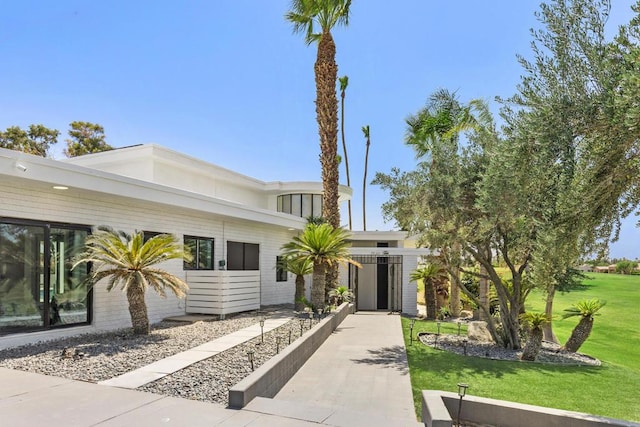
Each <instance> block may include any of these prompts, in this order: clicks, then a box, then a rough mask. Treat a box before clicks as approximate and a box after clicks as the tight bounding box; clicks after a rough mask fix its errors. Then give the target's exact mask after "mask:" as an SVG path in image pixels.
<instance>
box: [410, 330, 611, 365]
mask: <svg viewBox="0 0 640 427" xmlns="http://www.w3.org/2000/svg"><path fill="white" fill-rule="evenodd" d="M436 337H437V340H436ZM418 338H419V339H420V341H421V342H422V343H423V344H426V345H428V346H431V347H434V348H437V349H440V350H445V351H450V352H452V353H457V354H461V355H466V356H474V357H485V358H488V359H498V360H520V356H521V355H522V350H509V349H506V348H503V347H499V346H496V345H494V344H493V343H482V342H477V341H468V342H467V343H466V345H465V342H464V341H465V340H466V336H457V335H451V334H440V335H437V334H434V333H429V332H422V333H420V334H419V335H418ZM465 347H466V350H465ZM537 362H540V363H553V364H559V365H588V366H600V365H601V362H600V361H599V360H598V359H596V358H593V357H591V356H587V355H586V354H581V353H572V352H569V351H564V350H562V349H561V348H560V346H559V345H557V344H554V343H551V342H547V341H544V342H543V343H542V349H541V350H540V353H539V354H538V357H537V358H536V362H534V363H537Z"/></svg>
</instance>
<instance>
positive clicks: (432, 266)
mask: <svg viewBox="0 0 640 427" xmlns="http://www.w3.org/2000/svg"><path fill="white" fill-rule="evenodd" d="M410 280H411V281H418V280H422V283H423V284H424V294H425V295H424V299H425V303H426V304H427V319H431V320H435V319H436V317H437V315H438V314H437V311H438V310H437V303H436V298H437V296H436V288H437V287H438V286H440V285H442V284H444V283H445V282H446V281H447V280H448V276H447V271H446V270H445V269H444V268H443V267H442V266H441V265H440V264H438V263H435V262H431V263H428V264H425V265H424V266H423V267H420V268H417V269H415V270H414V271H413V272H412V273H411V276H410Z"/></svg>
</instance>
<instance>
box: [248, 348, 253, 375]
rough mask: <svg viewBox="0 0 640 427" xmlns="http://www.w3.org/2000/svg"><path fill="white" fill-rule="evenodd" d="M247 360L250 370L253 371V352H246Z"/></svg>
mask: <svg viewBox="0 0 640 427" xmlns="http://www.w3.org/2000/svg"><path fill="white" fill-rule="evenodd" d="M247 358H248V359H249V363H250V364H251V370H252V371H253V370H254V369H253V351H251V350H249V351H247Z"/></svg>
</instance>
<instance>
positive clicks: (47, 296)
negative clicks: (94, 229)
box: [0, 218, 91, 335]
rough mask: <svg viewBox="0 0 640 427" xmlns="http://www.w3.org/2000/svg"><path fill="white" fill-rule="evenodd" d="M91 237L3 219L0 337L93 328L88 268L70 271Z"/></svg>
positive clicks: (81, 229) (84, 231) (72, 229)
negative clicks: (84, 326)
mask: <svg viewBox="0 0 640 427" xmlns="http://www.w3.org/2000/svg"><path fill="white" fill-rule="evenodd" d="M89 231H90V228H89V227H86V226H79V225H77V226H76V225H69V224H52V223H47V222H41V221H29V220H18V219H8V218H0V335H3V334H6V333H12V332H25V331H29V330H42V329H50V328H57V327H61V326H67V325H77V324H86V323H90V322H91V289H90V287H88V286H87V284H86V283H85V282H84V279H85V278H86V276H87V274H88V272H89V271H88V266H87V265H79V266H78V267H76V268H74V269H73V270H72V269H71V267H72V266H73V259H74V257H75V256H76V255H78V254H79V253H80V252H82V251H83V250H84V242H85V239H86V237H87V236H88V235H89Z"/></svg>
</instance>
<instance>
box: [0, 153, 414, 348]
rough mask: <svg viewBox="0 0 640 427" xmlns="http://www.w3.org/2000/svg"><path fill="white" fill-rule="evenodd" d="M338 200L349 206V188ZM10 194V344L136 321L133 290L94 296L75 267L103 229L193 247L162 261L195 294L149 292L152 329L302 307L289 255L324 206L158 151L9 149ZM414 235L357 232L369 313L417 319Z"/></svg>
mask: <svg viewBox="0 0 640 427" xmlns="http://www.w3.org/2000/svg"><path fill="white" fill-rule="evenodd" d="M339 193H340V201H341V202H343V201H346V200H348V199H349V198H350V196H351V189H350V188H348V187H345V186H341V187H340V189H339ZM0 194H2V196H1V200H0V348H3V347H8V346H13V345H19V344H23V343H28V342H34V341H38V340H42V339H46V338H54V337H60V336H66V335H74V334H78V333H83V332H89V331H97V330H111V329H116V328H121V327H127V326H129V325H130V323H129V322H130V318H129V314H128V308H127V303H126V298H125V295H124V294H122V293H121V292H118V291H115V290H114V291H112V292H111V293H107V292H106V289H105V286H101V285H97V286H95V287H94V288H93V289H92V290H89V289H86V287H84V286H83V285H82V279H83V278H84V277H85V275H86V274H87V271H86V269H85V270H83V269H82V268H76V269H73V270H72V269H71V266H72V262H71V261H72V259H73V257H74V255H76V254H77V253H79V251H81V250H82V249H83V242H84V238H85V237H86V236H87V235H88V234H89V233H91V230H92V229H93V228H94V227H96V226H98V225H108V226H111V227H113V228H115V229H120V230H124V231H127V232H133V231H135V230H141V231H144V233H145V234H146V235H149V236H152V235H153V234H156V233H172V234H174V235H176V236H177V237H178V238H179V239H181V240H183V241H184V243H185V245H187V246H189V247H191V248H193V250H194V251H195V254H194V255H195V258H196V259H197V260H198V262H196V263H187V262H182V261H178V260H172V261H167V262H166V263H165V264H163V268H164V269H166V270H167V271H169V272H171V273H172V274H174V275H176V276H178V277H181V278H183V279H184V280H185V281H186V282H187V283H188V284H189V286H190V291H189V294H188V296H187V298H186V299H177V298H175V297H173V296H168V297H167V298H166V299H162V298H160V297H159V296H157V295H155V293H153V292H149V293H148V294H147V304H148V307H149V317H150V320H151V321H152V322H157V321H159V320H161V319H163V318H164V317H167V316H173V315H180V314H185V313H211V314H217V315H220V316H225V315H228V314H231V313H235V312H241V311H248V310H255V309H257V308H259V307H260V306H265V305H273V304H284V303H293V295H294V288H295V283H294V277H293V276H292V275H290V274H286V273H285V272H283V271H280V270H278V269H277V268H276V266H277V259H278V256H279V253H280V248H281V246H282V245H283V244H284V243H285V242H288V241H290V240H291V238H292V237H293V236H295V235H296V234H297V233H299V232H300V231H301V230H302V229H303V228H304V226H305V224H306V220H305V218H306V217H308V216H310V215H313V216H319V215H320V212H321V204H322V197H321V194H322V184H321V183H320V182H263V181H260V180H257V179H254V178H250V177H247V176H245V175H242V174H239V173H236V172H233V171H230V170H228V169H224V168H221V167H219V166H216V165H213V164H210V163H207V162H204V161H202V160H199V159H196V158H193V157H190V156H186V155H184V154H181V153H178V152H176V151H173V150H169V149H166V148H163V147H160V146H157V145H153V144H149V145H138V146H132V147H127V148H121V149H116V150H113V151H107V152H103V153H96V154H91V155H86V156H81V157H76V158H72V159H65V160H53V159H48V158H42V157H37V156H31V155H28V154H24V153H21V152H17V151H12V150H6V149H0ZM405 237H406V236H405V234H404V233H399V232H354V233H353V236H352V243H353V248H352V249H351V250H352V253H353V254H354V256H358V257H361V258H360V259H361V260H364V261H366V262H363V264H367V265H368V266H367V267H365V268H364V269H363V272H362V273H357V272H354V271H348V270H347V271H345V274H343V275H342V276H343V277H342V280H343V282H344V283H345V284H347V285H349V286H352V287H357V293H358V305H359V308H360V309H370V310H377V309H380V310H389V311H391V310H393V311H402V312H405V313H407V314H415V312H416V310H417V308H416V302H415V299H416V292H415V283H413V284H412V283H410V282H409V280H408V275H409V273H410V271H411V270H412V269H413V268H415V265H417V257H418V253H419V252H420V250H416V249H409V248H407V249H405V248H404V247H403V244H402V242H403V239H404V238H405ZM374 270H375V271H374ZM372 281H374V282H375V285H372V284H371V283H373V282H372ZM307 283H310V280H308V281H307ZM385 283H386V285H385ZM385 286H386V288H385ZM308 287H309V286H308ZM371 293H375V297H373V296H372V295H371ZM385 299H386V303H385Z"/></svg>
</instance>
